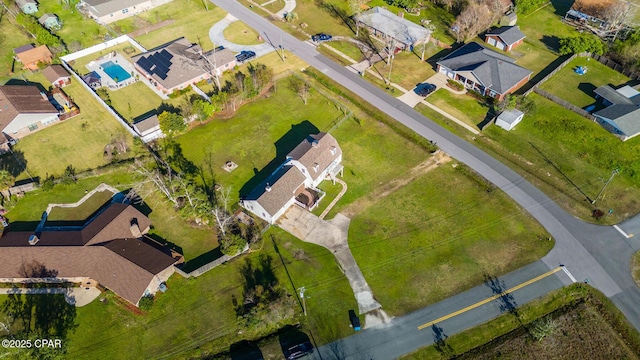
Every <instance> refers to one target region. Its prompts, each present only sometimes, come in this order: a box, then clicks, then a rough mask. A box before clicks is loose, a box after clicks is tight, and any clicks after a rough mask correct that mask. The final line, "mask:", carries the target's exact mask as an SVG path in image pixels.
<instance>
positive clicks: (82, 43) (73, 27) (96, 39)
mask: <svg viewBox="0 0 640 360" xmlns="http://www.w3.org/2000/svg"><path fill="white" fill-rule="evenodd" d="M71 4H74V3H71ZM44 14H55V15H57V16H58V18H59V19H60V20H61V21H62V28H60V30H56V31H55V34H56V35H57V36H59V37H60V38H61V39H62V40H64V42H65V44H66V45H67V46H71V47H75V48H76V51H77V50H79V49H82V48H87V47H89V46H92V45H95V44H99V43H101V42H103V41H104V40H105V35H106V34H108V33H109V31H108V30H107V28H106V27H104V26H102V25H99V24H98V23H97V22H95V21H93V20H92V19H90V18H88V17H85V16H83V15H82V14H81V13H80V12H79V11H78V9H76V7H75V5H71V6H69V5H66V4H65V2H63V1H43V2H41V3H38V12H37V13H36V14H35V15H36V18H39V17H40V16H42V15H44ZM111 35H113V33H111Z"/></svg>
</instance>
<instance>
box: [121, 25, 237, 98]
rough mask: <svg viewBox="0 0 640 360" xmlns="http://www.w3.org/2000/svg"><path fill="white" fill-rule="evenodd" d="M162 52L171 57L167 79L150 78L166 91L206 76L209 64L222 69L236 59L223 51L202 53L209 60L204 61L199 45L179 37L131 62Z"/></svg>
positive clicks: (226, 50) (156, 76)
mask: <svg viewBox="0 0 640 360" xmlns="http://www.w3.org/2000/svg"><path fill="white" fill-rule="evenodd" d="M163 50H166V51H167V52H169V53H170V54H171V55H172V58H171V63H170V65H169V71H168V72H167V77H166V78H165V79H162V78H160V77H159V76H158V75H156V74H152V75H151V77H153V79H154V80H155V81H157V82H158V83H160V84H161V85H162V86H164V87H165V88H166V89H171V88H173V87H175V86H178V85H180V84H182V83H184V82H185V81H189V80H192V79H194V78H197V77H198V76H202V75H205V74H207V73H208V72H209V71H208V69H210V68H211V67H212V66H211V65H210V64H215V65H216V66H217V67H218V68H222V67H223V66H224V65H225V64H228V63H232V62H234V61H235V59H236V58H235V55H234V54H233V52H232V51H231V50H229V49H223V50H219V51H216V52H213V51H209V52H207V53H204V54H203V55H204V56H206V58H207V59H209V61H206V60H204V59H203V58H202V55H201V53H202V49H201V48H200V46H199V45H197V44H192V43H190V42H189V41H188V40H187V39H185V38H184V37H181V38H179V39H176V40H173V41H171V42H168V43H166V44H164V45H161V46H158V47H157V48H154V49H151V50H149V51H147V52H145V53H143V54H139V55H136V56H134V57H132V58H131V60H133V62H135V63H136V64H138V61H140V60H141V59H143V58H145V59H146V58H148V57H150V56H151V55H153V54H155V53H158V52H161V51H163ZM138 67H139V68H140V67H141V66H140V65H138ZM142 71H144V70H142Z"/></svg>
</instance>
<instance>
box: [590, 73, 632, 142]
mask: <svg viewBox="0 0 640 360" xmlns="http://www.w3.org/2000/svg"><path fill="white" fill-rule="evenodd" d="M594 92H595V93H596V95H597V96H596V98H597V99H601V100H602V103H603V104H604V105H607V107H606V108H604V109H602V110H599V111H596V112H594V113H593V116H595V118H596V121H597V122H598V123H599V124H600V125H601V126H602V127H604V128H605V129H606V130H607V131H609V132H611V133H612V134H615V135H617V136H618V137H619V138H620V139H622V141H626V140H629V139H631V138H632V137H634V136H637V135H638V134H640V92H638V91H637V90H636V89H634V88H632V87H630V86H628V85H626V86H623V87H621V88H619V89H613V88H612V87H611V86H609V85H603V86H600V87H599V88H597V89H595V90H594Z"/></svg>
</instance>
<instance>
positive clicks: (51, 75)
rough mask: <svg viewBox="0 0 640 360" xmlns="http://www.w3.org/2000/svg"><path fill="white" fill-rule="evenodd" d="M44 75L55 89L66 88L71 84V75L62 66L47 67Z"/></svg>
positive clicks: (43, 72)
mask: <svg viewBox="0 0 640 360" xmlns="http://www.w3.org/2000/svg"><path fill="white" fill-rule="evenodd" d="M42 75H44V77H46V78H47V80H49V82H50V83H51V85H53V86H54V87H64V86H66V85H69V84H70V83H71V75H69V72H67V70H66V69H65V68H64V67H63V66H62V65H60V64H54V65H49V66H47V67H46V68H45V69H44V70H42Z"/></svg>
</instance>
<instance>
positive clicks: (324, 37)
mask: <svg viewBox="0 0 640 360" xmlns="http://www.w3.org/2000/svg"><path fill="white" fill-rule="evenodd" d="M331 38H332V36H331V35H327V34H323V33H320V34H315V35H313V36H311V40H313V41H315V42H317V43H319V42H321V41H327V40H331Z"/></svg>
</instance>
